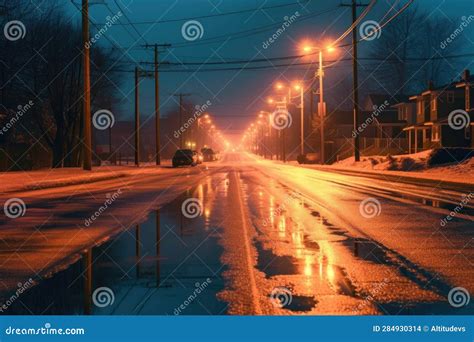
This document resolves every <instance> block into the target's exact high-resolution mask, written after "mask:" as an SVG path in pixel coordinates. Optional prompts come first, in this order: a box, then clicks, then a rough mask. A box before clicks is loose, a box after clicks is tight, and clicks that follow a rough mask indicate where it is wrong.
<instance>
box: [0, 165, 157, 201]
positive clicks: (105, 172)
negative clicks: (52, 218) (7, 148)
mask: <svg viewBox="0 0 474 342" xmlns="http://www.w3.org/2000/svg"><path fill="white" fill-rule="evenodd" d="M165 164H166V163H165ZM160 171H162V169H161V167H156V166H155V165H154V164H143V165H141V166H140V168H137V167H136V166H131V165H130V166H96V167H93V168H92V171H84V170H83V169H82V168H62V169H45V170H37V171H27V172H26V171H13V172H3V173H0V193H3V194H5V193H11V192H18V191H30V190H41V189H48V188H57V187H63V186H69V185H77V184H87V183H94V182H100V181H104V180H108V179H115V178H121V177H128V176H132V175H137V174H150V173H157V172H160Z"/></svg>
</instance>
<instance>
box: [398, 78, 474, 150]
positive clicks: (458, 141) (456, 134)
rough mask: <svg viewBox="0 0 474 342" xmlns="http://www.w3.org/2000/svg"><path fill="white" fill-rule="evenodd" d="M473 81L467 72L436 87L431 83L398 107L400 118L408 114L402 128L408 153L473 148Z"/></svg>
mask: <svg viewBox="0 0 474 342" xmlns="http://www.w3.org/2000/svg"><path fill="white" fill-rule="evenodd" d="M473 81H474V78H473V77H472V76H471V75H470V73H469V71H468V70H466V71H464V73H463V75H462V77H461V79H460V80H459V81H455V82H451V83H449V84H447V85H444V86H443V87H438V88H435V87H434V86H433V84H432V83H431V82H430V83H429V85H428V89H426V90H425V91H423V92H421V93H420V94H417V95H413V96H411V97H410V98H409V102H401V103H399V104H397V109H398V113H399V116H401V115H407V116H408V115H410V120H409V121H410V123H409V124H408V125H407V126H406V127H405V128H404V131H405V132H407V134H408V146H409V151H408V152H409V153H417V152H420V151H423V150H428V149H432V148H440V147H473V141H472V134H473V128H472V127H473V126H472V125H473V110H472V108H473V107H474V106H473V105H472V83H473ZM413 111H414V112H413ZM458 122H459V124H458Z"/></svg>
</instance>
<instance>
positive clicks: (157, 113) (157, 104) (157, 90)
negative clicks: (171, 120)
mask: <svg viewBox="0 0 474 342" xmlns="http://www.w3.org/2000/svg"><path fill="white" fill-rule="evenodd" d="M158 77H159V75H158V44H155V129H156V133H155V134H156V135H155V148H156V152H155V154H156V156H155V160H156V165H160V164H161V156H160V149H161V147H160V88H159V87H160V85H159V79H158Z"/></svg>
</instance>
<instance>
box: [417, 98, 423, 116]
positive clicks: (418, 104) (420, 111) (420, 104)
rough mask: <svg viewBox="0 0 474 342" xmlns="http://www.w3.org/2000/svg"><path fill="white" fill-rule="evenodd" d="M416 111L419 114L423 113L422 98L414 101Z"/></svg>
mask: <svg viewBox="0 0 474 342" xmlns="http://www.w3.org/2000/svg"><path fill="white" fill-rule="evenodd" d="M416 113H417V114H419V115H421V114H423V100H418V101H416Z"/></svg>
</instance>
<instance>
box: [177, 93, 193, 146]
mask: <svg viewBox="0 0 474 342" xmlns="http://www.w3.org/2000/svg"><path fill="white" fill-rule="evenodd" d="M174 96H178V97H179V130H180V133H181V134H180V135H179V148H180V149H183V134H182V132H181V128H182V127H183V97H184V96H191V94H183V93H179V94H174Z"/></svg>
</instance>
